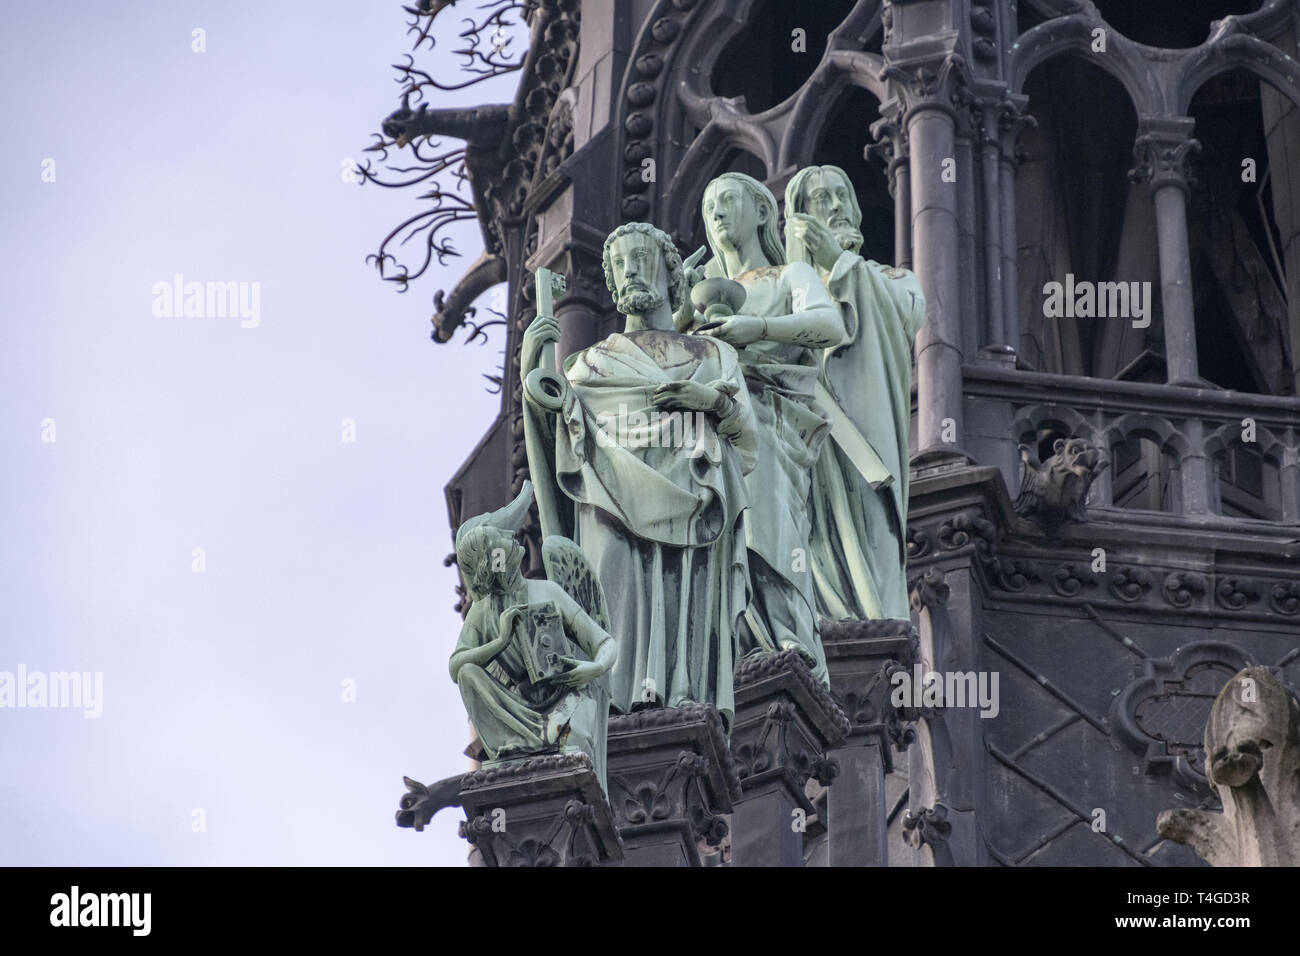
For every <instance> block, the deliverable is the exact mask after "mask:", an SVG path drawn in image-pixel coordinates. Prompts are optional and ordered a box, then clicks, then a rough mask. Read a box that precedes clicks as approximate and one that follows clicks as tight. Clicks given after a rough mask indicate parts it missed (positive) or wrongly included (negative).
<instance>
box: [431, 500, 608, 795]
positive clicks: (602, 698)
mask: <svg viewBox="0 0 1300 956" xmlns="http://www.w3.org/2000/svg"><path fill="white" fill-rule="evenodd" d="M532 501H533V489H532V485H531V484H530V483H529V482H524V487H523V490H522V491H520V493H519V496H518V497H517V498H515V500H514V501H513V502H511V503H510V504H509V505H507V506H506V507H504V508H502V509H500V510H499V511H494V512H490V513H488V514H482V515H477V516H476V517H473V518H469V519H467V520H466V521H465V522H464V523H463V524H462V525H461V526H460V529H459V530H458V531H457V533H456V560H457V563H458V564H459V565H460V570H461V574H462V576H463V577H464V579H465V586H466V590H467V591H468V593H469V596H470V598H471V599H472V600H473V602H474V603H473V605H472V606H471V607H470V609H469V613H468V614H467V615H466V616H465V624H464V626H463V627H462V628H461V632H460V640H459V641H458V642H457V644H456V650H455V651H454V652H453V653H452V655H451V678H452V680H454V681H455V682H456V683H457V684H458V685H459V686H460V694H461V698H462V699H463V700H464V702H465V709H466V710H467V711H469V716H470V720H471V721H473V723H474V729H475V730H476V731H477V732H478V735H479V739H480V740H482V742H483V749H484V750H486V751H487V754H488V757H489V758H490V762H489V763H492V762H499V761H504V760H510V759H515V758H521V757H529V756H533V755H536V754H545V753H557V752H558V753H585V754H586V755H587V756H588V757H589V758H590V759H591V762H592V767H593V769H594V770H595V772H596V775H597V777H598V779H599V780H600V781H601V786H604V785H605V738H606V732H607V725H608V720H609V694H608V691H607V689H606V687H605V682H606V678H605V676H604V675H605V674H606V672H608V671H609V669H610V668H611V667H612V666H613V665H614V661H615V658H616V655H617V647H616V645H615V643H614V640H613V638H611V637H610V634H609V631H608V623H607V619H606V618H605V609H604V599H603V596H602V594H601V588H600V583H599V582H598V581H597V580H596V578H595V575H594V574H593V573H592V571H591V569H590V567H589V566H588V564H587V561H586V559H585V558H584V557H583V554H582V552H581V551H579V550H578V549H577V547H576V546H575V545H574V544H573V542H572V541H568V540H566V539H564V538H558V537H553V538H548V539H545V540H544V541H543V545H542V560H543V563H544V565H545V567H546V572H547V577H548V580H530V579H527V578H525V577H524V576H523V574H522V572H521V563H522V561H523V557H524V549H523V547H522V546H521V545H520V544H519V543H518V542H517V541H516V540H515V533H516V532H517V531H518V530H519V528H520V527H521V526H522V524H523V520H524V516H525V515H526V514H527V513H528V508H529V506H530V505H531V504H532Z"/></svg>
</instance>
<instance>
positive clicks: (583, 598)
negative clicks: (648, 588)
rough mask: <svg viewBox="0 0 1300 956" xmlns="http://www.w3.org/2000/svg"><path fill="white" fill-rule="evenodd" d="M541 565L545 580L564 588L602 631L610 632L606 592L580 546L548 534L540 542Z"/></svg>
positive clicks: (566, 539) (558, 536)
mask: <svg viewBox="0 0 1300 956" xmlns="http://www.w3.org/2000/svg"><path fill="white" fill-rule="evenodd" d="M542 566H543V567H544V568H546V578H547V580H548V581H553V582H554V583H556V584H558V585H559V586H560V587H562V588H564V590H565V593H567V594H568V595H569V597H571V598H573V599H574V600H575V601H577V602H578V605H579V606H580V607H581V608H582V609H583V610H584V611H586V612H587V615H588V616H589V617H590V618H591V619H592V620H593V621H595V622H596V623H597V624H599V625H600V627H601V629H602V630H604V631H606V632H608V631H609V611H608V610H607V609H606V606H605V592H604V591H603V590H602V589H601V586H600V580H599V579H598V578H597V577H596V572H595V571H594V570H593V569H592V567H591V564H590V563H589V562H588V561H587V556H586V555H585V554H583V553H582V549H581V548H579V547H578V546H577V545H576V544H574V543H573V542H572V541H571V540H569V539H568V538H565V537H562V536H560V535H551V536H550V537H548V538H546V539H545V540H544V541H543V542H542Z"/></svg>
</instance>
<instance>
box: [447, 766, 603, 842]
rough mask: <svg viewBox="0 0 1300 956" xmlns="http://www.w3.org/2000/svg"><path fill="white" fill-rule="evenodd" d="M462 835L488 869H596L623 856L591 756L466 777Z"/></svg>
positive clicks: (492, 769) (489, 770)
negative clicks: (528, 867) (519, 867)
mask: <svg viewBox="0 0 1300 956" xmlns="http://www.w3.org/2000/svg"><path fill="white" fill-rule="evenodd" d="M457 799H458V802H459V803H460V805H461V806H462V807H464V808H465V822H464V823H462V824H461V827H460V832H461V836H463V837H464V838H465V839H466V840H468V841H469V842H470V843H471V844H473V846H474V848H475V849H476V850H478V852H479V854H481V858H482V863H483V865H484V866H596V865H599V864H602V863H608V862H610V861H618V860H621V859H622V858H623V849H622V847H621V846H620V844H619V839H618V832H617V830H616V829H615V828H614V818H613V814H612V813H611V812H610V808H609V802H608V801H607V800H606V799H605V794H604V792H603V791H602V790H601V788H600V781H599V780H597V779H596V774H595V773H594V772H593V771H592V769H591V761H590V760H588V758H587V757H586V755H585V754H551V755H549V756H544V757H530V758H528V759H525V760H518V761H511V762H509V763H504V764H501V765H500V766H497V767H490V768H484V769H482V770H476V771H474V772H473V773H469V774H466V775H465V777H464V778H463V780H462V783H461V791H460V794H459V796H458V798H457Z"/></svg>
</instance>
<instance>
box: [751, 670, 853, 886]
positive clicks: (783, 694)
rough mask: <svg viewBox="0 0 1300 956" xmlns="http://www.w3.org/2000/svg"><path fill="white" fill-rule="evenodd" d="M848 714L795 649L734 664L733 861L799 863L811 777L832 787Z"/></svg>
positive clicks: (808, 813) (755, 864) (772, 864)
mask: <svg viewBox="0 0 1300 956" xmlns="http://www.w3.org/2000/svg"><path fill="white" fill-rule="evenodd" d="M848 730H849V722H848V718H846V717H845V716H844V712H843V711H842V710H840V708H839V706H838V705H836V703H835V701H834V700H832V699H831V695H830V692H829V691H827V690H826V688H824V687H823V686H822V685H821V684H820V683H818V682H817V681H816V680H814V679H813V677H812V674H811V673H809V671H808V665H807V664H806V663H805V662H804V660H803V658H802V657H800V656H799V652H798V651H793V650H791V651H783V652H781V653H779V654H763V655H757V656H754V657H750V658H747V659H746V660H744V661H742V662H741V663H740V665H739V666H738V667H737V668H736V725H735V727H733V728H732V732H731V752H732V754H734V755H735V758H736V766H737V770H738V772H739V774H740V785H741V791H742V795H741V798H740V799H739V800H738V801H736V812H735V813H734V814H733V815H732V820H731V825H732V838H731V863H732V866H802V865H803V850H804V833H805V832H806V830H807V823H808V817H809V816H811V815H812V814H813V813H814V810H813V806H812V804H811V803H810V802H809V800H808V798H807V796H806V795H805V793H804V789H805V786H806V785H807V783H808V780H809V778H811V777H816V778H817V781H818V782H819V783H821V784H822V785H823V786H830V784H831V781H832V780H833V779H834V777H835V773H836V767H835V764H834V763H833V762H832V761H831V760H830V759H828V758H827V756H826V752H827V751H828V750H831V749H833V748H836V747H839V746H840V745H841V744H843V742H844V738H845V735H846V734H847V733H848Z"/></svg>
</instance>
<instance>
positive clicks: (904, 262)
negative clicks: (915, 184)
mask: <svg viewBox="0 0 1300 956" xmlns="http://www.w3.org/2000/svg"><path fill="white" fill-rule="evenodd" d="M880 112H881V115H882V117H884V118H883V119H879V120H876V122H874V123H872V124H871V135H872V138H873V139H874V140H875V143H874V144H872V145H870V146H868V147H867V148H866V150H865V151H864V152H865V155H866V157H867V158H869V159H870V158H873V157H874V158H876V159H880V160H881V161H882V162H884V163H885V164H886V165H887V167H888V169H887V170H886V173H885V178H886V180H887V181H888V183H889V195H890V196H891V197H893V200H894V264H895V265H897V266H898V268H900V269H911V268H912V202H911V200H912V186H911V173H910V172H909V169H908V145H907V134H906V133H905V132H904V130H903V128H902V125H901V123H902V107H901V106H899V105H898V103H896V102H895V103H891V104H889V105H886V106H882V107H881V109H880Z"/></svg>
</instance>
